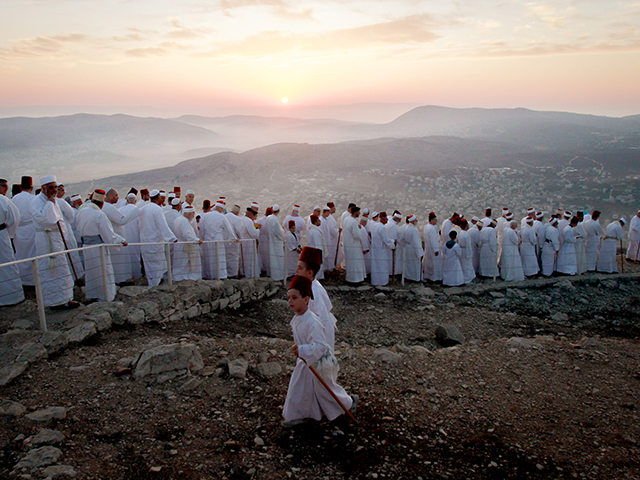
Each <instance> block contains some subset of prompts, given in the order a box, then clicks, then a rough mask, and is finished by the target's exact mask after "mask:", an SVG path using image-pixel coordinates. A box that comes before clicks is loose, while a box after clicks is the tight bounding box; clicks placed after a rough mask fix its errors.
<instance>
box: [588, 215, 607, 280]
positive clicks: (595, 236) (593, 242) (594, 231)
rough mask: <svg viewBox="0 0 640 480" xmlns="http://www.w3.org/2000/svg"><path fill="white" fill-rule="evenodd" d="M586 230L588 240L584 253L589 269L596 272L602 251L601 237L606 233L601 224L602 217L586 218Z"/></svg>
mask: <svg viewBox="0 0 640 480" xmlns="http://www.w3.org/2000/svg"><path fill="white" fill-rule="evenodd" d="M584 230H585V231H586V232H587V241H586V243H585V245H584V253H585V257H586V260H587V271H589V272H594V271H595V269H596V263H597V261H598V252H599V251H600V237H602V236H603V235H604V230H603V229H602V226H600V219H597V220H593V219H591V220H585V222H584Z"/></svg>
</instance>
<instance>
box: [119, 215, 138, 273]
mask: <svg viewBox="0 0 640 480" xmlns="http://www.w3.org/2000/svg"><path fill="white" fill-rule="evenodd" d="M131 210H139V207H138V206H136V204H135V203H127V204H126V205H125V206H124V207H122V208H120V212H121V213H122V214H123V215H125V216H126V215H128V214H129V212H130V211H131ZM124 238H126V239H127V242H129V243H140V216H139V215H138V217H137V218H134V219H133V220H131V221H130V222H127V223H126V224H125V226H124ZM125 250H126V251H127V252H128V253H129V264H130V265H131V276H132V278H140V277H141V276H142V264H141V260H142V257H141V256H140V246H139V245H129V246H127V248H126V249H125Z"/></svg>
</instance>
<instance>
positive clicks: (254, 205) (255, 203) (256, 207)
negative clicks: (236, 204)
mask: <svg viewBox="0 0 640 480" xmlns="http://www.w3.org/2000/svg"><path fill="white" fill-rule="evenodd" d="M259 206H260V204H259V203H258V202H251V208H255V209H256V210H257V209H258V207H259Z"/></svg>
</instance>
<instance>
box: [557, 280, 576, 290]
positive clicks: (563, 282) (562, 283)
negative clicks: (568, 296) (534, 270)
mask: <svg viewBox="0 0 640 480" xmlns="http://www.w3.org/2000/svg"><path fill="white" fill-rule="evenodd" d="M555 287H558V288H569V289H571V288H572V287H573V283H571V280H569V279H568V278H565V279H563V280H560V281H559V282H556V284H555Z"/></svg>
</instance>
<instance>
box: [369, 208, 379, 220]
mask: <svg viewBox="0 0 640 480" xmlns="http://www.w3.org/2000/svg"><path fill="white" fill-rule="evenodd" d="M378 215H380V214H379V213H378V212H376V211H375V210H374V211H373V213H372V214H371V218H376V217H377V216H378Z"/></svg>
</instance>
